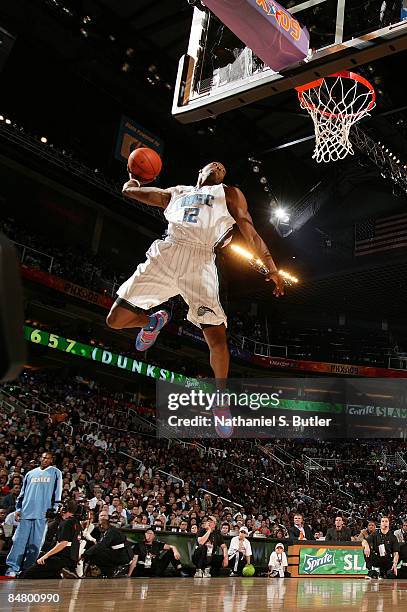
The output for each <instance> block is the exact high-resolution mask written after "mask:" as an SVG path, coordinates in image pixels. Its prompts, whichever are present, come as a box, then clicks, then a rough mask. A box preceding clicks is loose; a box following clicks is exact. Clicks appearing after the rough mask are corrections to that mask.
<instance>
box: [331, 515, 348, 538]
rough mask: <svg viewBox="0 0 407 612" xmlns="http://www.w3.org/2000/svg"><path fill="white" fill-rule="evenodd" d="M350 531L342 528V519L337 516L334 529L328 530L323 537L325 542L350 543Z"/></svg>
mask: <svg viewBox="0 0 407 612" xmlns="http://www.w3.org/2000/svg"><path fill="white" fill-rule="evenodd" d="M351 535H352V534H351V532H350V529H348V528H347V527H345V526H344V524H343V518H342V517H341V516H337V517H336V518H335V527H332V528H331V529H328V531H327V532H326V536H325V541H326V542H350V541H351Z"/></svg>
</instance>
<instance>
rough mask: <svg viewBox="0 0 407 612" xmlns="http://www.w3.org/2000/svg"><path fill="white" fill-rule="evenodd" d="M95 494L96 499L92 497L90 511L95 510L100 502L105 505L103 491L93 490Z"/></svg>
mask: <svg viewBox="0 0 407 612" xmlns="http://www.w3.org/2000/svg"><path fill="white" fill-rule="evenodd" d="M93 492H94V494H95V496H94V497H92V499H90V500H89V509H90V510H94V509H95V508H96V505H97V503H98V502H102V504H103V499H102V491H101V490H100V489H96V487H95V488H94V489H93Z"/></svg>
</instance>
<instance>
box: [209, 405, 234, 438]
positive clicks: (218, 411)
mask: <svg viewBox="0 0 407 612" xmlns="http://www.w3.org/2000/svg"><path fill="white" fill-rule="evenodd" d="M212 412H213V414H214V416H217V417H218V418H219V419H220V418H222V417H223V418H224V419H231V418H232V413H231V412H230V408H229V406H217V407H216V408H213V409H212ZM215 430H216V433H217V434H218V436H219V437H220V438H230V437H231V436H232V434H233V425H228V424H226V423H225V424H224V425H222V423H216V422H215Z"/></svg>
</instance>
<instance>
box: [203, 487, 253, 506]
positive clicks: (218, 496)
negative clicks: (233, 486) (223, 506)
mask: <svg viewBox="0 0 407 612" xmlns="http://www.w3.org/2000/svg"><path fill="white" fill-rule="evenodd" d="M199 491H203V492H204V493H208V494H209V495H211V496H212V497H216V499H222V500H223V501H225V502H227V503H228V504H230V505H231V506H235V507H236V508H243V506H242V504H238V503H237V502H234V501H232V500H231V499H227V498H226V497H222V495H219V494H218V493H214V492H213V491H208V489H204V488H202V487H201V488H200V489H198V493H199Z"/></svg>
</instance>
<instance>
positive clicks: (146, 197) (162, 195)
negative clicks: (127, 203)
mask: <svg viewBox="0 0 407 612" xmlns="http://www.w3.org/2000/svg"><path fill="white" fill-rule="evenodd" d="M122 193H123V195H124V196H126V198H131V199H132V200H137V201H138V202H142V203H143V204H147V205H148V206H158V208H166V207H167V206H168V204H169V203H170V200H171V188H170V189H159V188H158V187H141V185H140V182H139V181H138V180H137V179H130V180H129V181H127V183H124V185H123V189H122Z"/></svg>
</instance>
